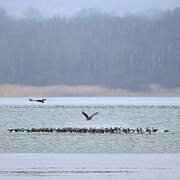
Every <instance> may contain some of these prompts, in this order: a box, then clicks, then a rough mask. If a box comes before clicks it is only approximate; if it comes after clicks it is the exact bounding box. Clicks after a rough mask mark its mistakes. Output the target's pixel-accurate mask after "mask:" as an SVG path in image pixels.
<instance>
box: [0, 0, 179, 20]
mask: <svg viewBox="0 0 180 180" xmlns="http://www.w3.org/2000/svg"><path fill="white" fill-rule="evenodd" d="M178 6H180V0H0V7H3V8H5V9H6V10H7V11H8V14H9V15H13V16H14V15H15V16H20V17H21V16H22V15H23V13H24V12H25V10H26V9H31V8H32V9H37V10H38V11H40V13H41V14H42V15H43V16H53V15H68V16H71V15H74V14H75V13H77V12H78V11H80V10H82V9H90V8H96V9H100V10H102V11H106V12H108V13H114V14H117V15H124V14H126V13H145V12H147V11H151V10H153V11H154V10H160V11H163V10H167V9H172V8H175V7H178Z"/></svg>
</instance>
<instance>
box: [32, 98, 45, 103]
mask: <svg viewBox="0 0 180 180" xmlns="http://www.w3.org/2000/svg"><path fill="white" fill-rule="evenodd" d="M29 101H35V102H40V103H44V102H45V101H46V99H29Z"/></svg>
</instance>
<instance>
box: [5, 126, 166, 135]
mask: <svg viewBox="0 0 180 180" xmlns="http://www.w3.org/2000/svg"><path fill="white" fill-rule="evenodd" d="M8 131H9V132H29V133H31V132H43V133H44V132H47V133H51V132H61V133H66V132H68V133H99V134H104V133H110V134H121V133H123V134H152V133H156V132H157V131H159V130H158V129H155V128H149V127H147V128H145V129H142V128H136V129H131V128H122V127H106V128H92V127H90V128H72V127H65V128H15V129H8ZM160 132H169V130H164V131H160Z"/></svg>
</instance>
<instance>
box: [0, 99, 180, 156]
mask: <svg viewBox="0 0 180 180" xmlns="http://www.w3.org/2000/svg"><path fill="white" fill-rule="evenodd" d="M82 110H84V111H85V112H87V113H88V114H93V113H95V112H99V114H98V115H96V116H94V117H93V119H92V120H91V121H86V120H85V118H84V117H83V115H82V114H81V112H82ZM63 127H72V128H74V127H76V128H83V127H88V128H89V127H96V128H101V127H109V128H110V127H126V128H128V127H129V128H140V127H141V128H146V127H154V128H158V129H159V131H158V132H157V133H152V134H125V133H122V134H110V133H106V134H91V133H56V132H53V133H41V132H39V133H27V132H18V133H15V132H8V129H10V128H63ZM164 129H168V130H170V132H168V133H164V132H162V131H163V130H164ZM0 152H1V153H47V152H48V153H49V152H50V153H179V152H180V98H156V97H155V98H116V97H114V98H47V101H46V103H44V104H39V103H36V102H30V101H28V98H0Z"/></svg>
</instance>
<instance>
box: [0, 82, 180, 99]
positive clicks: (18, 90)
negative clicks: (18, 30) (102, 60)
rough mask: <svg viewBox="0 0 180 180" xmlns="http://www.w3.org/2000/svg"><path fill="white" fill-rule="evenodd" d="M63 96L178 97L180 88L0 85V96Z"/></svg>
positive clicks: (154, 86) (153, 86)
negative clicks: (135, 88)
mask: <svg viewBox="0 0 180 180" xmlns="http://www.w3.org/2000/svg"><path fill="white" fill-rule="evenodd" d="M28 96H33V97H45V96H46V97H65V96H70V97H72V96H78V97H81V96H82V97H83V96H88V97H91V96H99V97H100V96H104V97H113V96H114V97H115V96H119V97H141V96H142V97H147V96H149V97H152V96H161V97H162V96H163V97H179V96H180V88H175V89H167V88H162V87H160V86H159V85H155V84H154V85H150V86H149V89H148V90H141V91H136V92H134V91H129V90H126V89H108V88H103V87H99V86H65V85H64V86H63V85H61V86H22V85H9V84H2V85H0V97H28Z"/></svg>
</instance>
